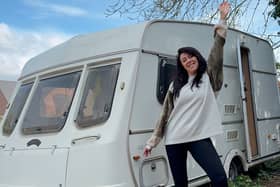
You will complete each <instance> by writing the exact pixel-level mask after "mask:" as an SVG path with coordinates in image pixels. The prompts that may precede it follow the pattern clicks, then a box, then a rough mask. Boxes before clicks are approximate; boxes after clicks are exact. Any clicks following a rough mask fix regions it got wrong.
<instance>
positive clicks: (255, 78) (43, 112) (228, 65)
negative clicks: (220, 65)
mask: <svg viewBox="0 0 280 187" xmlns="http://www.w3.org/2000/svg"><path fill="white" fill-rule="evenodd" d="M212 43H213V25H207V24H201V23H189V22H178V21H161V20H157V21H152V22H146V23H142V24H136V25H132V26H128V27H122V28H119V29H114V30H110V31H104V32H99V33H93V34H87V35H81V36H77V37H74V38H72V39H70V40H69V41H67V42H65V43H63V44H61V45H58V46H56V47H54V48H52V49H50V50H48V51H46V52H44V53H42V54H40V55H38V56H36V57H34V58H32V59H31V60H30V61H29V62H28V63H27V64H26V65H25V66H24V68H23V71H22V73H21V76H20V78H19V79H18V86H17V89H16V91H15V93H14V96H13V97H12V99H11V102H10V104H9V106H8V107H7V111H6V113H5V115H4V119H3V121H2V125H1V137H0V187H78V186H81V187H95V186H101V187H105V186H106V187H109V186H110V187H133V186H137V187H152V186H172V184H173V180H172V176H171V173H170V170H169V166H168V161H167V157H166V153H165V149H164V145H163V141H162V142H161V144H160V145H159V146H158V147H157V148H155V149H154V150H153V152H152V155H151V156H149V157H147V158H145V157H144V156H143V147H144V146H145V142H146V140H147V139H148V138H149V137H150V136H151V133H152V131H153V128H154V126H155V123H156V121H157V119H158V118H159V113H160V111H161V107H162V104H161V103H162V101H163V98H164V95H165V93H166V90H167V88H168V85H169V83H170V81H171V79H172V75H173V73H174V71H175V55H176V51H177V49H178V48H179V47H182V46H193V47H195V48H197V49H199V51H201V52H202V54H203V55H204V56H205V57H207V55H208V53H209V50H210V48H211V46H212ZM217 99H218V104H219V108H220V113H221V116H222V119H223V129H224V133H223V134H222V135H219V136H216V137H213V142H214V144H215V146H216V148H217V150H218V153H219V155H220V158H221V161H222V163H223V165H224V168H225V170H226V172H227V174H228V176H229V177H231V178H232V177H235V176H236V175H237V174H238V173H239V172H240V171H241V170H247V169H248V168H249V167H251V166H253V165H255V164H258V163H261V162H264V161H265V160H269V159H272V158H276V157H278V156H279V155H280V148H279V143H280V104H279V90H278V88H277V84H276V70H275V64H274V55H273V51H272V48H271V46H270V45H269V43H268V42H267V41H265V40H262V39H261V38H257V37H255V36H252V35H248V34H246V33H243V32H240V31H237V30H233V29H230V30H229V32H228V37H227V41H226V44H225V52H224V83H223V87H222V90H221V91H220V92H219V95H218V98H217ZM188 173H189V180H190V183H191V184H192V185H194V186H195V185H198V184H202V183H204V182H206V181H207V180H208V178H207V177H206V175H205V173H204V172H203V171H202V169H201V168H200V167H199V166H198V165H197V164H196V163H195V161H194V160H193V159H192V158H189V159H188Z"/></svg>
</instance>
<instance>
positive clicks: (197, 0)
mask: <svg viewBox="0 0 280 187" xmlns="http://www.w3.org/2000/svg"><path fill="white" fill-rule="evenodd" d="M111 1H112V4H111V5H110V6H109V7H108V9H107V10H106V14H107V16H110V15H115V14H119V15H120V16H124V15H125V16H127V17H128V18H130V19H134V20H137V21H143V20H151V19H176V20H186V21H189V20H191V21H199V22H204V23H213V21H214V20H215V19H217V13H218V11H217V7H218V5H219V4H220V3H221V0H111ZM228 1H229V3H230V4H231V12H230V14H229V17H228V24H229V26H230V27H232V28H238V29H240V30H243V31H245V32H250V33H253V34H257V35H260V36H262V37H266V38H267V39H269V37H270V36H272V37H275V35H277V33H275V32H273V33H268V32H267V28H268V27H270V26H271V24H270V23H269V21H270V18H271V17H274V18H275V16H276V17H277V16H279V0H269V1H268V0H254V1H252V0H228ZM273 6H275V8H274V9H273V10H271V9H272V7H273ZM260 12H261V13H262V14H259V13H260ZM256 14H258V16H256ZM259 15H260V16H259ZM256 19H258V24H259V19H263V26H260V27H259V28H258V30H257V31H256V30H254V29H255V27H254V26H255V25H256V24H255V22H257V21H256ZM276 37H278V36H276ZM272 43H273V41H272Z"/></svg>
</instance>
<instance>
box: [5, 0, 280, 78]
mask: <svg viewBox="0 0 280 187" xmlns="http://www.w3.org/2000/svg"><path fill="white" fill-rule="evenodd" d="M112 2H113V1H111V0H44V1H43V0H10V1H9V0H5V1H3V2H1V6H0V66H1V68H0V80H16V79H17V78H18V76H19V74H20V71H21V69H22V67H23V66H24V64H25V63H26V62H27V61H28V60H29V59H30V58H31V57H33V56H35V55H37V54H39V53H41V52H43V51H45V50H47V49H49V48H50V47H53V46H55V45H57V44H59V43H61V42H63V41H65V40H67V39H69V38H70V37H72V36H74V35H77V34H81V33H89V32H96V31H100V30H106V29H110V28H116V27H119V26H122V25H127V24H131V23H135V22H136V21H132V20H129V19H128V18H126V17H122V18H121V17H119V16H118V15H115V16H111V17H106V16H105V14H104V12H105V10H106V8H107V7H108V5H109V4H110V3H111V4H112ZM254 24H255V25H257V23H256V22H255V23H254ZM276 56H277V59H280V52H278V53H276ZM278 61H280V60H278Z"/></svg>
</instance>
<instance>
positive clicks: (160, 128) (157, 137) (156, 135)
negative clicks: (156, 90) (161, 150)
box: [146, 89, 174, 148]
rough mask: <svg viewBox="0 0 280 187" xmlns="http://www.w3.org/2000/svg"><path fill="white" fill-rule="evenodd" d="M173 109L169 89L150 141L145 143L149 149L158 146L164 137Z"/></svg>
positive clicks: (171, 94) (171, 92)
mask: <svg viewBox="0 0 280 187" xmlns="http://www.w3.org/2000/svg"><path fill="white" fill-rule="evenodd" d="M173 107H174V106H173V91H172V90H171V89H169V90H168V91H167V94H166V96H165V98H164V102H163V108H162V111H161V114H160V118H159V120H158V121H157V123H156V127H155V129H154V131H153V134H152V136H151V137H150V139H149V140H148V141H147V143H146V145H148V146H150V147H151V148H154V147H156V146H157V145H158V144H159V142H160V141H161V139H162V137H163V135H164V129H165V125H166V123H167V121H168V119H169V116H170V114H171V111H172V109H173Z"/></svg>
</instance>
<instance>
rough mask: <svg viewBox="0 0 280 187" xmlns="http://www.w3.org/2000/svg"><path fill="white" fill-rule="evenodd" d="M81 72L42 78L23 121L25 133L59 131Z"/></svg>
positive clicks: (65, 117)
mask: <svg viewBox="0 0 280 187" xmlns="http://www.w3.org/2000/svg"><path fill="white" fill-rule="evenodd" d="M80 74H81V73H80V72H74V73H69V74H65V75H61V76H56V77H52V78H48V79H43V80H40V81H39V83H38V86H37V88H36V90H35V93H34V95H33V97H32V101H31V104H30V106H29V108H28V111H27V114H26V116H25V118H24V121H23V133H24V134H36V133H44V132H54V131H59V130H60V129H62V127H63V126H64V123H65V121H66V119H67V115H68V112H69V109H70V106H71V103H72V100H73V97H74V93H75V90H76V87H77V84H78V81H79V78H80Z"/></svg>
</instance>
